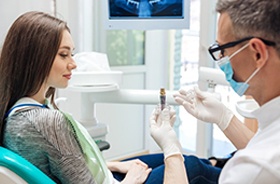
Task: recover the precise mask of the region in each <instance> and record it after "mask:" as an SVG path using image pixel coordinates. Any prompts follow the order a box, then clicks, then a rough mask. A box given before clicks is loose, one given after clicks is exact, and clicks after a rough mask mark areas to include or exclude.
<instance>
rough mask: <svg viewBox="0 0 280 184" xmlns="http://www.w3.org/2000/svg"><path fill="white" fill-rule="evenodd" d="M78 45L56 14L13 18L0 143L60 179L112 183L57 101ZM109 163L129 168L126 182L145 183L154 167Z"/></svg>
mask: <svg viewBox="0 0 280 184" xmlns="http://www.w3.org/2000/svg"><path fill="white" fill-rule="evenodd" d="M73 50H74V43H73V40H72V38H71V35H70V30H69V28H68V27H67V25H66V23H65V22H63V21H61V20H59V19H57V18H55V17H52V16H50V15H48V14H45V13H42V12H28V13H25V14H23V15H22V16H20V17H19V18H18V19H17V20H16V21H15V22H14V24H13V25H12V26H11V28H10V30H9V32H8V34H7V37H6V39H5V42H4V45H3V48H2V53H1V58H0V71H1V77H0V78H1V79H0V85H1V95H0V96H1V97H0V99H1V107H0V109H1V110H0V113H1V144H2V145H3V146H5V147H7V148H8V149H10V150H12V151H14V152H16V153H18V154H20V155H21V156H23V157H24V158H26V159H27V160H29V161H30V162H32V163H33V164H34V165H36V166H37V167H38V168H40V169H41V170H42V171H43V172H44V173H46V174H47V175H48V176H49V177H51V178H52V179H53V180H54V181H56V182H58V183H60V182H61V183H95V182H98V183H99V182H100V181H101V183H102V182H104V183H108V182H111V183H112V182H113V178H112V174H110V172H109V171H108V169H107V170H104V169H103V170H104V171H103V172H104V173H103V175H102V174H101V176H103V178H101V179H98V178H97V177H100V173H99V174H96V173H93V171H92V170H91V169H89V168H88V164H89V163H88V162H89V161H87V160H86V159H85V158H84V153H85V151H83V150H82V149H83V147H82V146H81V143H82V142H79V141H80V140H79V141H78V140H76V137H75V136H76V134H75V133H74V132H73V129H74V128H73V127H72V126H73V125H71V124H70V123H68V121H67V118H65V115H64V114H63V113H61V112H60V111H58V110H57V107H56V105H55V103H54V94H55V88H65V87H67V84H68V81H69V79H70V78H71V71H72V70H73V69H75V68H76V64H75V62H74V60H73V59H72V52H73ZM46 99H50V101H51V103H50V104H48V103H47V102H46ZM16 106H17V107H16ZM12 107H14V108H12ZM5 114H6V121H5V122H6V123H5V125H4V124H3V123H4V117H5ZM99 162H101V164H103V165H104V164H105V163H103V162H104V160H103V159H100V160H99ZM109 166H110V167H111V168H112V169H113V170H116V171H121V172H123V173H127V174H126V178H125V179H124V180H123V183H143V182H144V181H145V179H146V177H147V176H148V174H149V172H150V171H151V169H149V168H148V167H147V165H146V164H144V163H143V162H140V161H139V160H134V161H130V162H126V163H124V164H122V165H115V164H113V163H110V164H109ZM99 169H100V168H99ZM94 174H95V175H94Z"/></svg>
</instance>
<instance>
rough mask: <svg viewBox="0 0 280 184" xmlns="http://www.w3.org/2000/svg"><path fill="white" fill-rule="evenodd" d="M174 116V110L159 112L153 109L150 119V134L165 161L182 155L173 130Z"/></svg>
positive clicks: (157, 109) (166, 109)
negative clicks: (170, 157) (173, 156)
mask: <svg viewBox="0 0 280 184" xmlns="http://www.w3.org/2000/svg"><path fill="white" fill-rule="evenodd" d="M175 120H176V115H175V111H174V110H169V109H168V108H165V109H163V111H161V110H160V109H159V108H156V109H154V111H153V113H152V115H151V117H150V133H151V136H152V137H153V139H154V140H155V141H156V143H157V144H158V145H159V147H160V148H161V149H162V151H163V153H164V158H165V159H166V158H167V157H169V156H172V155H176V154H179V155H182V147H181V144H180V143H179V141H178V138H177V135H176V133H175V131H174V129H173V125H174V122H175Z"/></svg>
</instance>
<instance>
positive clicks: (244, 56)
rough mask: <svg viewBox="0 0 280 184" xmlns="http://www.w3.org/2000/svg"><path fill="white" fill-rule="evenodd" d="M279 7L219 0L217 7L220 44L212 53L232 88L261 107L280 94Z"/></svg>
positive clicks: (263, 0)
mask: <svg viewBox="0 0 280 184" xmlns="http://www.w3.org/2000/svg"><path fill="white" fill-rule="evenodd" d="M279 7H280V3H279V1H277V0H271V1H266V0H258V1H255V0H246V1H242V2H241V1H239V0H219V1H218V2H217V7H216V9H217V11H218V12H219V13H220V17H219V21H218V32H217V43H215V44H213V45H212V46H211V47H210V48H209V52H210V54H211V56H212V57H213V59H214V60H216V61H218V63H219V65H220V67H221V69H222V70H223V71H224V73H225V74H226V77H227V80H228V81H229V82H230V84H231V86H232V87H233V89H234V90H235V91H236V92H237V93H238V94H239V95H243V94H246V95H252V96H253V97H254V98H255V99H256V100H257V101H258V103H259V104H260V105H261V104H264V103H266V102H267V101H269V100H271V99H272V98H274V97H276V96H278V95H280V85H279V82H278V80H276V79H277V78H278V73H279V70H280V58H279V56H280V46H279V43H280V35H279V32H280V23H279V21H275V20H279V19H280V12H279V9H280V8H279ZM278 24H279V25H278ZM272 88H274V90H271V89H272Z"/></svg>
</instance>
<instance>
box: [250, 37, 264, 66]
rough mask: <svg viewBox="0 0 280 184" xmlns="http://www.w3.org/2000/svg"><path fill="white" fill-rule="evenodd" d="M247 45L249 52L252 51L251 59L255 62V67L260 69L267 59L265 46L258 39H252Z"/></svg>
mask: <svg viewBox="0 0 280 184" xmlns="http://www.w3.org/2000/svg"><path fill="white" fill-rule="evenodd" d="M249 43H250V48H251V51H253V58H254V60H255V61H256V67H257V68H261V67H262V66H263V65H265V64H266V62H267V60H268V58H269V53H268V48H267V45H266V44H265V43H264V42H263V41H262V40H260V39H259V38H253V39H251V40H250V42H249Z"/></svg>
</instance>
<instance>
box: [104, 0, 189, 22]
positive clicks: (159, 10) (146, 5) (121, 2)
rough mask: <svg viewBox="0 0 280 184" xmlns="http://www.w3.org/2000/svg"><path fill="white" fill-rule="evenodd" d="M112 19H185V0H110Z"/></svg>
mask: <svg viewBox="0 0 280 184" xmlns="http://www.w3.org/2000/svg"><path fill="white" fill-rule="evenodd" d="M108 1H109V12H110V19H114V18H120V17H122V18H135V17H138V18H143V19H149V18H155V17H157V18H161V17H162V18H171V19H172V18H177V19H178V18H179V17H182V18H183V3H184V0H108Z"/></svg>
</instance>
